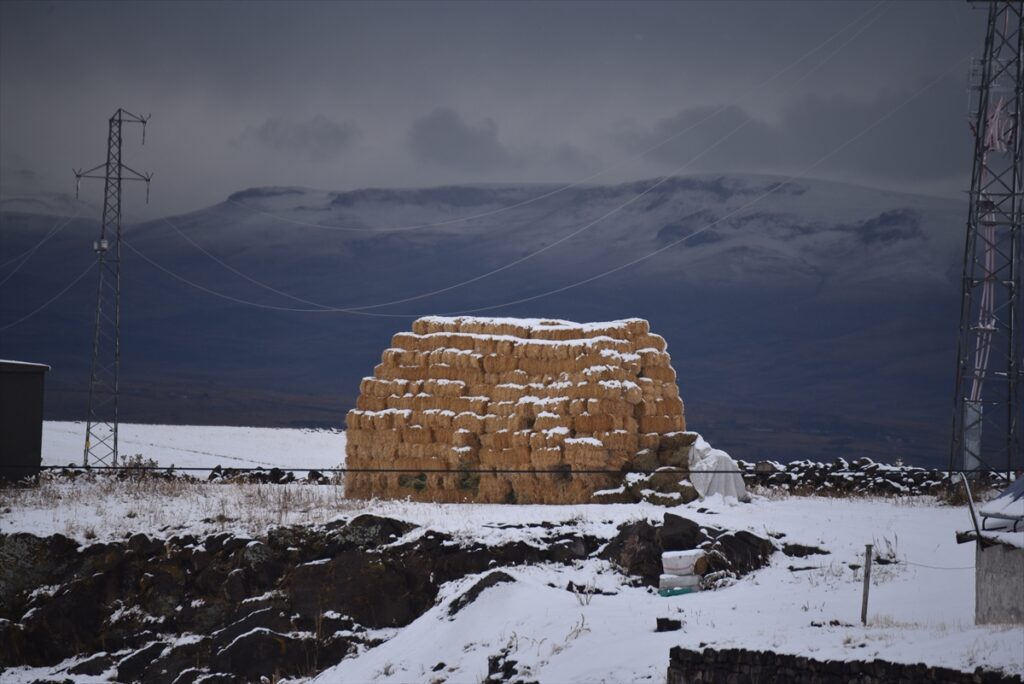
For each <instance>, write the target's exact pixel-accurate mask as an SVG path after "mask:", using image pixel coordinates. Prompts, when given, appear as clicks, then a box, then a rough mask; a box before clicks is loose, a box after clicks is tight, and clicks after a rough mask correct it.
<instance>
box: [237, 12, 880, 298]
mask: <svg viewBox="0 0 1024 684" xmlns="http://www.w3.org/2000/svg"><path fill="white" fill-rule="evenodd" d="M883 5H885V7H884V8H883V9H882V11H881V12H879V13H878V14H877V15H875V16H874V17H872V18H871V19H870V21H868V22H867V23H866V24H865V25H864V26H862V27H861V28H860V29H858V30H857V32H856V33H855V34H854V36H853V37H852V38H851V39H850V40H852V39H853V38H856V36H857V35H859V34H860V33H861V32H863V31H864V29H866V28H867V27H869V26H871V25H872V24H874V23H875V21H877V20H878V18H879V17H881V16H882V15H883V14H884V13H885V12H886V11H887V10H888V5H887V3H886V0H881V1H880V2H878V3H876V4H874V5H872V6H871V7H869V8H868V9H867V10H866V11H865V12H863V13H862V14H860V15H858V16H857V17H856V18H855V19H854V20H853V21H851V22H849V23H847V24H845V25H844V26H843V27H842V28H840V29H839V30H838V31H836V32H835V33H833V34H832V35H830V36H829V37H828V38H826V39H824V40H823V41H821V42H820V43H818V45H816V46H815V47H814V48H812V49H810V50H808V51H807V52H805V53H804V54H802V55H801V56H800V57H798V58H797V59H796V60H794V61H792V62H790V63H789V64H788V65H786V66H785V67H783V68H782V69H780V70H779V71H777V72H775V73H774V74H772V75H771V76H770V77H768V78H767V79H765V80H763V81H761V82H759V83H758V84H756V85H755V86H753V87H752V88H749V89H748V90H747V91H746V92H745V93H743V94H742V95H741V96H740V97H739V98H737V102H742V101H743V100H745V99H746V98H748V97H750V96H751V95H753V94H754V93H756V92H757V91H759V90H761V89H762V88H764V87H765V86H767V85H768V84H770V83H771V82H773V81H774V80H775V79H777V78H779V77H780V76H782V75H783V74H785V73H787V72H788V71H790V70H791V69H794V68H795V67H797V66H798V65H799V64H800V63H802V62H803V61H804V60H805V59H807V58H808V57H810V56H811V55H813V54H815V53H816V52H818V51H819V50H821V49H822V48H823V47H825V46H826V45H828V44H829V43H831V42H832V41H833V40H835V39H836V38H838V37H839V36H840V35H842V34H843V33H845V32H846V31H847V30H848V29H850V28H852V27H853V26H856V25H857V24H859V23H860V22H861V20H862V19H864V18H865V17H867V16H868V15H869V14H871V13H872V12H874V11H875V10H877V9H878V8H879V7H882V6H883ZM848 43H849V40H848V41H847V43H844V44H843V45H842V46H840V49H842V47H845V45H846V44H848ZM833 54H834V53H833ZM830 58H831V55H829V57H826V59H825V61H827V60H828V59H830ZM819 66H820V65H819ZM816 68H817V67H815V69H816ZM813 71H814V69H812V70H811V72H813ZM809 73H810V72H809ZM807 75H809V74H804V75H802V76H801V77H800V79H798V81H797V82H799V80H803V79H804V78H806V76H807ZM728 108H729V105H721V106H719V107H718V108H716V109H715V110H713V111H712V112H710V113H709V114H707V115H705V116H704V117H702V118H701V119H699V120H698V121H696V122H695V123H693V124H690V125H689V126H686V127H685V128H683V129H682V130H679V131H676V132H675V133H673V134H672V135H670V136H668V137H667V138H665V139H663V140H661V141H660V142H657V143H655V144H654V145H651V146H650V147H648V148H646V149H644V150H643V151H642V152H640V153H638V154H636V155H634V156H632V157H627V158H626V159H624V160H622V161H620V162H618V163H616V164H613V165H611V166H609V167H607V168H605V169H602V170H601V171H598V172H596V173H594V174H591V175H590V176H587V177H586V178H583V179H582V180H579V181H576V182H574V183H569V184H568V185H564V186H561V187H558V188H555V189H554V190H551V191H549V192H546V193H543V194H541V195H538V196H536V197H532V198H530V199H526V200H522V201H520V202H516V203H515V204H511V205H508V206H505V207H501V208H499V209H494V210H491V211H486V212H481V213H478V214H472V215H469V216H462V217H459V218H453V219H445V220H443V221H435V222H433V223H421V224H416V225H410V226H397V227H393V228H352V227H346V226H329V225H324V224H322V223H311V222H308V221H301V220H298V219H293V218H290V217H287V216H279V215H277V214H273V213H271V212H268V211H264V210H262V209H258V208H256V207H251V206H249V205H247V204H244V203H242V202H239V201H237V200H232V199H230V198H229V199H228V200H227V201H228V202H229V203H230V204H235V205H237V206H240V207H243V208H245V209H248V210H249V211H252V212H255V213H258V214H262V215H264V216H269V217H271V218H275V219H277V220H279V221H283V222H285V223H291V224H293V225H299V226H307V227H311V228H324V229H329V230H341V231H351V232H357V233H368V232H373V233H393V232H405V231H412V230H419V229H422V228H435V227H440V226H446V225H452V224H455V223H464V222H466V221H473V220H476V219H480V218H487V217H490V216H494V215H496V214H500V213H502V212H505V211H510V210H512V209H518V208H520V207H524V206H527V205H530V204H533V203H535V202H539V201H541V200H544V199H547V198H549V197H552V196H554V195H557V194H560V193H562V192H565V191H567V190H571V189H573V188H577V187H580V186H582V185H585V184H587V183H589V182H590V181H592V180H594V179H595V178H598V177H600V176H603V175H605V174H607V173H609V172H611V171H614V170H616V169H618V168H621V167H623V166H627V165H629V164H632V163H633V162H636V161H639V160H640V159H643V158H644V157H646V156H647V155H648V154H650V153H651V152H654V151H655V150H657V149H660V148H662V147H664V146H665V145H668V144H669V143H671V142H672V141H674V140H676V139H677V138H679V137H680V136H682V135H684V134H686V133H688V132H690V131H692V130H694V129H695V128H697V127H699V126H700V125H702V124H704V123H705V122H707V121H710V120H711V119H713V118H715V117H717V116H718V115H719V114H721V113H722V112H724V111H725V110H726V109H728ZM379 306H386V305H385V304H381V305H379Z"/></svg>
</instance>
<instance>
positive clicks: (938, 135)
mask: <svg viewBox="0 0 1024 684" xmlns="http://www.w3.org/2000/svg"><path fill="white" fill-rule="evenodd" d="M983 33H984V12H983V11H981V10H977V9H971V8H970V7H969V6H968V5H967V4H966V3H964V2H960V1H955V2H948V3H947V2H938V1H932V0H930V1H928V2H923V3H915V2H882V3H878V2H793V3H789V2H739V1H736V2H717V3H699V2H679V3H649V4H648V3H640V2H622V3H615V2H561V3H556V2H543V3H542V2H521V3H471V2H455V3H430V2H415V3H408V4H407V3H400V2H383V3H373V4H360V3H329V2H313V3H301V2H281V3H275V2H246V3H241V2H239V3H229V2H222V3H214V2H196V3H191V2H174V3H160V2H153V1H147V2H137V3H123V2H114V3H101V2H83V1H77V2H29V3H19V2H11V1H9V0H5V1H4V2H2V3H0V195H2V196H3V197H5V198H7V197H12V196H17V195H19V194H23V193H26V192H38V191H57V192H65V191H73V189H74V181H73V177H72V175H71V168H72V167H82V166H85V167H88V166H93V165H95V164H98V163H100V162H102V161H103V160H104V156H105V153H106V134H107V119H108V118H109V117H110V115H111V114H112V113H113V111H114V110H116V109H117V108H118V107H124V108H125V109H128V110H130V111H134V112H137V113H140V114H151V115H152V121H151V124H150V126H149V128H148V130H147V135H146V145H145V147H140V145H139V142H140V136H139V134H138V131H135V130H130V129H129V130H127V131H126V135H125V143H124V155H125V160H126V162H127V163H128V164H129V165H131V166H133V167H134V168H136V169H138V170H142V171H151V172H154V173H155V176H154V185H153V188H152V196H151V204H150V205H149V207H144V206H143V205H142V197H143V193H142V192H141V188H130V189H129V190H130V191H131V192H134V193H135V194H134V195H132V196H131V197H130V198H129V199H127V200H126V207H127V208H128V209H129V210H131V211H133V212H136V213H137V214H141V215H147V216H153V215H160V214H174V213H181V212H185V211H189V210H192V209H197V208H200V207H203V206H206V205H209V204H213V203H215V202H219V201H221V200H223V199H224V198H225V197H226V196H227V195H228V194H229V193H231V192H234V191H236V190H240V189H243V188H246V187H251V186H262V185H299V186H309V187H315V188H322V189H331V190H348V189H355V188H360V187H368V186H377V187H395V186H405V187H408V186H422V185H439V184H447V183H462V182H505V181H510V182H572V181H578V180H581V179H583V178H587V177H590V176H593V175H594V174H598V173H601V172H602V171H603V173H601V175H599V176H596V177H595V178H594V179H593V182H617V181H622V180H631V179H636V178H646V177H655V176H658V175H662V174H666V173H696V172H721V171H739V172H767V173H794V172H801V171H803V170H805V169H807V168H808V167H812V168H811V171H810V172H809V173H810V175H813V176H817V177H827V178H835V179H841V180H851V181H855V182H860V183H864V184H868V185H872V186H878V187H892V188H893V189H896V190H910V191H925V192H930V193H933V194H934V193H946V194H953V193H958V192H960V191H963V190H965V189H966V188H967V185H968V172H969V166H970V153H971V147H970V138H969V133H968V128H967V125H966V112H967V93H966V83H967V78H966V75H967V59H968V57H970V56H977V55H978V54H979V52H980V48H981V43H982V39H983ZM801 58H803V59H802V60H801ZM780 72H781V73H780ZM943 74H945V76H943ZM936 79H938V80H936ZM929 84H931V85H930V87H928V88H927V89H925V90H924V91H923V92H922V89H923V88H925V86H928V85H929ZM915 95H916V97H913V96H915ZM912 98H913V99H912ZM886 116H888V118H886V119H885V120H884V121H883V122H882V123H881V124H879V125H878V126H877V127H875V128H874V129H873V130H871V131H870V132H869V133H867V134H865V135H862V136H861V137H859V138H858V139H857V140H855V141H854V142H853V143H851V144H850V145H848V146H847V147H846V148H844V149H843V150H842V151H841V152H839V153H836V154H834V155H832V156H831V157H828V158H827V159H825V160H824V161H821V162H820V163H819V160H821V159H822V157H824V156H825V155H827V154H829V153H831V152H832V151H833V150H834V149H835V148H837V147H839V146H840V145H842V144H844V143H846V142H847V141H848V140H850V139H851V138H853V137H854V136H856V135H858V134H860V133H861V131H862V130H863V129H865V128H867V127H868V126H870V125H871V124H873V123H874V122H876V121H877V120H878V119H880V118H882V117H886ZM666 140H669V142H667V143H665V141H666ZM652 148H653V149H652ZM645 151H647V153H646V155H644V156H640V157H639V158H638V155H641V153H643V152H645ZM86 193H91V194H92V195H93V196H94V198H95V199H98V198H99V195H100V193H101V188H100V187H99V184H98V183H97V184H96V185H95V186H92V187H90V188H88V189H86Z"/></svg>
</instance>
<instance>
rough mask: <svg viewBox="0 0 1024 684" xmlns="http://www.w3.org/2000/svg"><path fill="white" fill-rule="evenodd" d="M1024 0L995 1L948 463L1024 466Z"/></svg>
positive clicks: (979, 113)
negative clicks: (1023, 384) (1023, 383)
mask: <svg viewBox="0 0 1024 684" xmlns="http://www.w3.org/2000/svg"><path fill="white" fill-rule="evenodd" d="M1022 11H1024V3H1022V2H1020V1H1019V0H1017V1H1013V2H1007V1H1005V0H1001V1H997V2H990V3H988V30H987V31H986V34H985V53H984V55H983V56H982V58H981V62H980V68H979V69H976V70H973V73H972V84H971V92H972V96H976V97H977V103H976V105H977V106H976V108H973V109H974V111H973V112H972V120H971V128H972V131H973V133H974V164H973V167H972V170H971V191H970V197H969V205H968V214H967V244H966V246H965V249H964V270H963V297H962V299H961V302H960V307H961V309H960V339H959V343H958V345H957V374H956V393H955V399H954V411H953V439H952V449H951V451H950V466H949V467H950V470H955V469H957V468H958V467H961V468H963V469H964V470H967V471H976V470H1003V469H1005V470H1006V472H1007V475H1009V472H1010V471H1011V470H1014V469H1016V468H1019V467H1020V466H1021V455H1020V446H1021V441H1020V430H1021V401H1020V393H1019V389H1020V380H1021V367H1022V366H1021V339H1020V332H1021V331H1020V324H1021V297H1020V285H1021V275H1020V267H1021V254H1020V240H1021V218H1022V217H1021V213H1022V210H1024V206H1022V200H1024V192H1022V190H1024V189H1022V180H1024V179H1022V175H1021V159H1022V157H1021V154H1022V146H1021V114H1022V102H1024V98H1022V94H1024V58H1022V57H1024V32H1022Z"/></svg>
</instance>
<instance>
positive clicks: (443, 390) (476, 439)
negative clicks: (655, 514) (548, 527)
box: [345, 317, 694, 503]
mask: <svg viewBox="0 0 1024 684" xmlns="http://www.w3.org/2000/svg"><path fill="white" fill-rule="evenodd" d="M347 427H348V433H347V435H348V441H347V447H346V453H347V462H346V464H347V467H349V468H351V469H353V471H350V472H349V473H348V475H347V477H346V482H345V489H346V495H347V496H350V497H354V498H369V497H380V498H405V497H412V498H413V499H416V500H421V501H448V502H455V501H476V502H488V503H581V502H586V501H590V500H591V497H592V495H593V493H594V492H595V491H598V490H605V489H609V488H614V487H618V486H619V485H621V484H622V477H621V475H620V473H621V472H625V471H627V470H630V469H632V468H633V467H634V463H640V464H642V469H645V470H652V469H654V468H657V467H659V466H663V465H672V466H682V467H684V468H685V466H686V465H688V464H687V463H686V458H685V455H686V454H687V453H688V449H685V448H682V447H688V446H689V445H690V444H691V443H692V442H693V439H694V435H693V434H690V433H686V432H685V429H686V421H685V418H684V416H683V402H682V400H681V399H680V398H679V388H678V387H677V385H676V373H675V371H674V370H673V368H672V363H671V359H670V357H669V355H668V352H667V351H666V343H665V340H664V338H662V337H660V336H658V335H654V334H651V332H650V328H649V326H648V324H647V321H644V320H641V319H628V320H623V321H613V322H608V323H585V324H579V323H572V322H569V321H557V320H536V319H516V318H500V319H494V318H472V317H460V318H442V317H427V318H421V319H419V320H417V321H415V322H414V323H413V328H412V332H406V333H399V334H397V335H395V336H394V338H393V339H392V343H391V347H390V348H388V349H385V350H384V352H383V354H382V355H381V363H380V364H379V365H378V366H376V367H375V368H374V374H373V376H372V377H368V378H364V379H363V381H362V384H361V386H360V395H359V399H358V402H357V404H356V408H355V409H354V410H352V411H350V412H349V413H348V416H347ZM358 469H368V470H370V469H389V470H391V472H358ZM508 471H516V472H508ZM587 471H611V472H610V473H604V472H587ZM682 476H683V477H685V472H683V473H682ZM677 479H678V478H677Z"/></svg>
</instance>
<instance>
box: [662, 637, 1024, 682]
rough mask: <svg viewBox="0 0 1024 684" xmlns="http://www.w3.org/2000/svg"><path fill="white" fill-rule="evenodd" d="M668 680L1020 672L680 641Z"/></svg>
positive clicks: (953, 678) (970, 678)
mask: <svg viewBox="0 0 1024 684" xmlns="http://www.w3.org/2000/svg"><path fill="white" fill-rule="evenodd" d="M666 682H667V684H733V683H734V682H793V683H794V684H812V683H813V684H848V682H863V683H864V684H883V683H885V682H947V683H948V684H978V683H980V682H984V683H985V684H989V683H991V684H1010V683H1011V682H1018V683H1019V682H1020V678H1019V677H1013V676H1009V675H1003V674H1001V673H998V672H991V671H986V670H983V669H981V668H980V667H979V668H978V669H976V670H974V671H973V672H961V671H959V670H952V669H950V668H946V667H934V666H930V665H924V664H923V663H917V664H905V663H893V662H889V661H885V660H870V661H865V660H817V659H815V658H809V657H807V656H799V655H789V654H785V653H773V652H771V651H749V650H746V649H740V648H726V649H714V648H705V649H703V650H700V651H694V650H690V649H686V648H683V647H681V646H676V647H674V648H673V649H672V650H671V651H669V665H668V674H667V677H666Z"/></svg>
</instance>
